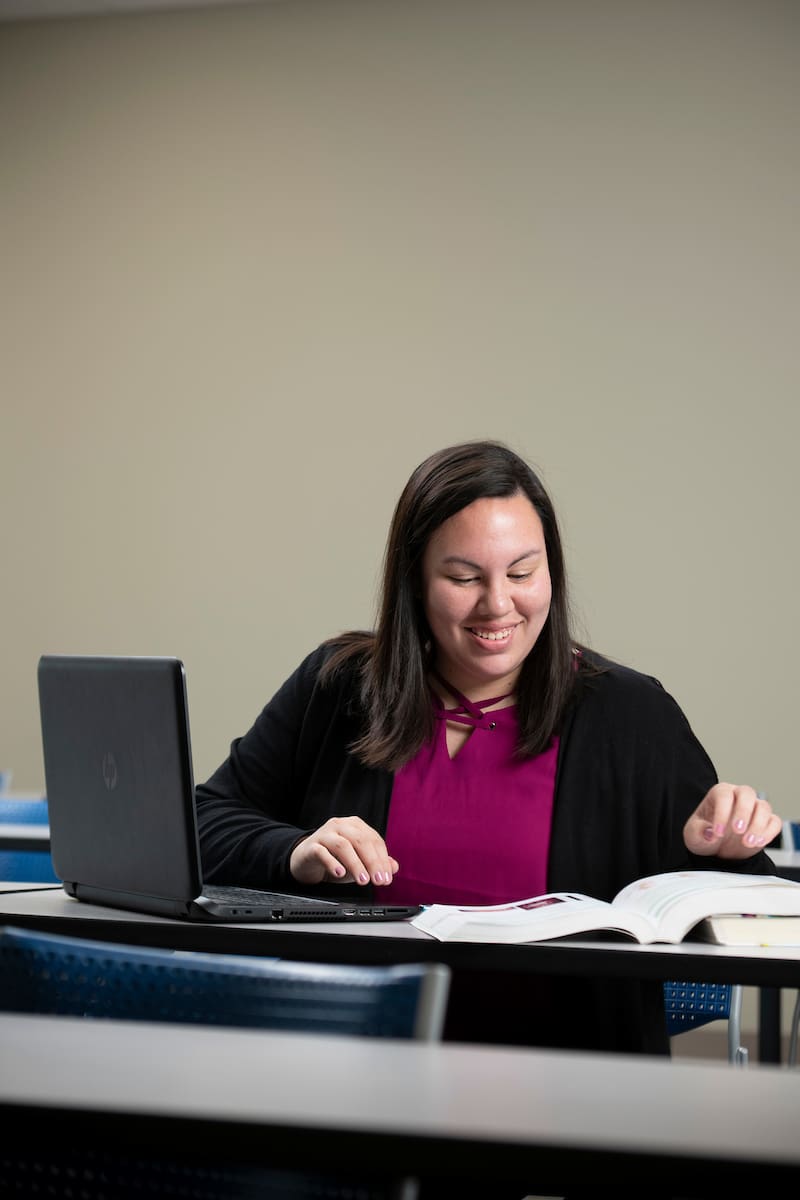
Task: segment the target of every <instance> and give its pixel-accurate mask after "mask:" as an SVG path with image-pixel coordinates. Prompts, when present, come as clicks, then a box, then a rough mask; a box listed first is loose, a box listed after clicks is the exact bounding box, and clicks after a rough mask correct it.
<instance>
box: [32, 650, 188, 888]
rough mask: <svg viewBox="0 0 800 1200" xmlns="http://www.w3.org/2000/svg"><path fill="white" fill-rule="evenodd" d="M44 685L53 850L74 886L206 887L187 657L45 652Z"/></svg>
mask: <svg viewBox="0 0 800 1200" xmlns="http://www.w3.org/2000/svg"><path fill="white" fill-rule="evenodd" d="M38 685H39V705H40V715H41V725H42V748H43V754H44V770H45V785H46V792H47V802H48V811H49V816H50V844H51V853H52V858H53V865H54V867H55V870H56V873H57V874H58V876H59V877H60V878H61V879H63V880H64V883H65V886H66V885H67V884H82V885H85V886H89V887H93V888H100V889H103V890H107V891H109V892H117V891H120V892H127V893H141V894H142V895H147V896H163V897H165V898H169V899H179V900H191V899H193V898H194V897H196V896H197V895H198V894H199V892H200V890H201V876H200V855H199V847H198V841H197V828H196V821H195V814H194V780H193V772H192V761H191V743H190V739H189V723H188V710H187V701H186V680H185V672H184V669H183V665H182V664H181V663H180V662H179V661H178V660H177V659H173V658H135V657H127V658H113V657H86V656H78V655H45V656H43V657H42V658H41V659H40V661H39V668H38Z"/></svg>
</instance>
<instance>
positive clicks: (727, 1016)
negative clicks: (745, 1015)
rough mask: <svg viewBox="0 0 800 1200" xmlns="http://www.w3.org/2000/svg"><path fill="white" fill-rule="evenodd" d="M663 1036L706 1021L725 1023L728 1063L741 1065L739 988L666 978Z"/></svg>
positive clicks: (743, 1056) (743, 1062)
mask: <svg viewBox="0 0 800 1200" xmlns="http://www.w3.org/2000/svg"><path fill="white" fill-rule="evenodd" d="M664 1012H665V1015H666V1019H667V1033H668V1034H669V1036H670V1037H675V1036H677V1035H678V1034H680V1033H686V1032H688V1030H690V1029H697V1028H699V1026H701V1025H707V1024H708V1023H709V1022H710V1021H727V1022H728V1061H729V1062H731V1063H735V1064H736V1065H738V1066H745V1065H746V1063H747V1060H748V1051H747V1048H746V1047H745V1046H743V1045H742V988H741V986H740V985H739V984H733V983H689V982H688V981H686V980H675V979H670V980H668V981H667V982H666V983H665V984H664Z"/></svg>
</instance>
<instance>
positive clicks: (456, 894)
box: [376, 685, 558, 904]
mask: <svg viewBox="0 0 800 1200" xmlns="http://www.w3.org/2000/svg"><path fill="white" fill-rule="evenodd" d="M448 686H449V685H448ZM451 690H452V689H451ZM456 694H457V693H456ZM459 698H460V699H463V697H459ZM468 709H469V713H471V714H476V715H474V716H473V718H472V719H470V716H469V715H465V716H464V717H463V718H459V717H458V716H457V715H456V717H455V719H456V720H459V719H461V720H463V723H464V724H472V725H473V726H474V727H473V730H472V732H471V733H470V735H469V737H468V738H467V740H466V742H465V743H464V744H463V745H462V746H461V748H460V750H459V751H458V753H457V754H456V756H455V758H450V755H449V752H448V749H447V726H446V721H447V720H452V719H453V718H454V712H453V711H452V710H448V711H446V710H444V709H442V708H441V707H440V706H438V704H437V706H436V715H437V718H438V719H437V722H436V731H435V733H434V737H433V740H432V741H431V742H429V743H428V744H427V745H425V746H423V747H422V749H421V750H420V752H419V754H417V756H416V757H415V758H413V759H412V760H411V762H409V763H407V764H406V765H405V766H404V767H401V769H400V770H399V771H398V772H397V774H396V776H395V780H394V788H393V790H392V799H391V804H390V807H389V820H388V825H387V830H386V844H387V846H388V848H389V853H390V854H391V855H393V857H394V858H396V859H397V861H398V862H399V864H400V870H399V871H398V873H397V875H396V876H395V877H394V880H393V881H392V883H391V884H389V885H388V886H387V887H382V888H379V889H378V891H377V897H376V898H377V899H378V900H386V901H387V902H389V901H391V902H392V903H411V904H500V903H502V902H504V901H508V900H521V899H524V898H525V897H527V896H537V895H540V894H541V893H543V892H545V891H547V855H548V849H549V845H550V824H551V818H552V812H553V793H554V789H555V776H556V759H557V755H558V738H555V737H554V738H553V739H552V740H551V743H550V745H549V746H548V748H547V749H546V750H545V751H544V753H542V754H540V755H538V757H536V758H532V759H530V758H529V759H523V760H521V761H520V760H518V759H515V758H514V748H515V746H516V741H517V733H518V723H517V710H516V707H515V706H513V705H512V706H510V707H507V708H499V709H494V710H492V711H491V712H488V713H485V714H482V713H481V712H480V709H476V708H475V706H473V705H469V706H468ZM455 712H456V714H458V713H465V712H466V710H465V709H464V708H461V709H457V710H455Z"/></svg>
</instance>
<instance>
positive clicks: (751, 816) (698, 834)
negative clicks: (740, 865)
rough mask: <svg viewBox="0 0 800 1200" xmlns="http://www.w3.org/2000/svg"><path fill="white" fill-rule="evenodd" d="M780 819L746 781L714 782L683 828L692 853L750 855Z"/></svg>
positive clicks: (771, 834) (777, 826)
mask: <svg viewBox="0 0 800 1200" xmlns="http://www.w3.org/2000/svg"><path fill="white" fill-rule="evenodd" d="M781 825H782V822H781V818H780V817H779V816H778V815H777V813H774V812H773V811H772V806H771V805H770V804H769V802H768V801H767V800H764V799H762V798H761V797H760V796H759V795H758V794H757V793H756V792H755V791H754V789H753V788H751V787H748V786H747V785H746V784H742V785H737V784H733V783H716V784H714V786H713V787H712V788H711V789H710V791H708V792H706V794H705V796H704V797H703V799H702V801H701V802H700V804H699V805H698V806H697V808H696V809H695V811H694V812H693V813H692V815H691V816H690V817H689V820H688V821H687V822H686V824H685V825H684V827H683V840H684V842H685V844H686V847H687V849H689V850H691V852H692V853H693V854H705V855H711V854H714V855H716V856H717V857H718V858H727V859H736V858H752V857H753V855H754V854H758V852H759V850H763V849H764V847H765V846H766V845H767V843H768V842H771V841H772V840H773V838H775V837H777V835H778V834H779V833H780V831H781Z"/></svg>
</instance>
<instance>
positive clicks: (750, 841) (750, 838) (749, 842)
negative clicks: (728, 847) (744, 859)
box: [744, 833, 756, 846]
mask: <svg viewBox="0 0 800 1200" xmlns="http://www.w3.org/2000/svg"><path fill="white" fill-rule="evenodd" d="M744 844H745V846H755V844H756V835H755V834H754V833H748V835H747V837H746V838H745V839H744Z"/></svg>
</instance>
